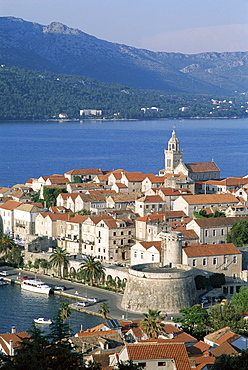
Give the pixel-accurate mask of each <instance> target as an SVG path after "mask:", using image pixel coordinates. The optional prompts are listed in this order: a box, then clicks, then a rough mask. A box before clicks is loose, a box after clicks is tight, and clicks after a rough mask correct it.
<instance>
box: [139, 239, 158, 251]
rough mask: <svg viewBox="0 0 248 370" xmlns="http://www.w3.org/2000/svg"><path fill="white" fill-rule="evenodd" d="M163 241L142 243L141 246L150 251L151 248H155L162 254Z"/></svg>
mask: <svg viewBox="0 0 248 370" xmlns="http://www.w3.org/2000/svg"><path fill="white" fill-rule="evenodd" d="M161 243H162V242H161V240H159V241H153V242H140V243H139V244H141V245H142V247H144V248H145V249H149V248H151V247H155V248H156V249H157V250H158V251H159V252H161Z"/></svg>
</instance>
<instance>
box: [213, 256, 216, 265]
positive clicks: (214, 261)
mask: <svg viewBox="0 0 248 370" xmlns="http://www.w3.org/2000/svg"><path fill="white" fill-rule="evenodd" d="M213 265H217V258H216V257H214V258H213Z"/></svg>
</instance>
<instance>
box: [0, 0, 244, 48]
mask: <svg viewBox="0 0 248 370" xmlns="http://www.w3.org/2000/svg"><path fill="white" fill-rule="evenodd" d="M0 16H13V17H17V18H22V19H24V20H26V21H31V22H37V23H40V24H42V25H48V24H50V23H51V22H60V23H63V24H65V25H67V26H68V27H71V28H78V29H80V30H81V31H83V32H85V33H87V34H90V35H92V36H95V37H97V38H99V39H102V40H107V41H111V42H116V43H119V44H125V45H129V46H133V47H136V48H142V49H149V50H153V51H165V52H181V53H186V54H187V53H188V54H195V53H201V52H212V51H214V52H225V51H227V52H231V51H248V0H0Z"/></svg>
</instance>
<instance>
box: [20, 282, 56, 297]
mask: <svg viewBox="0 0 248 370" xmlns="http://www.w3.org/2000/svg"><path fill="white" fill-rule="evenodd" d="M21 288H22V289H24V290H29V291H30V292H35V293H43V294H49V293H50V290H51V287H50V286H49V285H47V284H46V283H44V282H43V281H40V280H35V279H27V280H23V282H22V283H21Z"/></svg>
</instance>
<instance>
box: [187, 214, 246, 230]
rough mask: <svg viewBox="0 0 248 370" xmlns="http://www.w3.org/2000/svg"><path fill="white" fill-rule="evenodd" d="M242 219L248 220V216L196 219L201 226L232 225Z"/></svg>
mask: <svg viewBox="0 0 248 370" xmlns="http://www.w3.org/2000/svg"><path fill="white" fill-rule="evenodd" d="M240 220H247V221H248V216H244V217H210V218H198V219H195V220H194V221H195V222H196V223H197V225H198V226H200V227H204V228H206V227H217V226H232V225H233V224H234V222H237V221H240Z"/></svg>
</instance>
